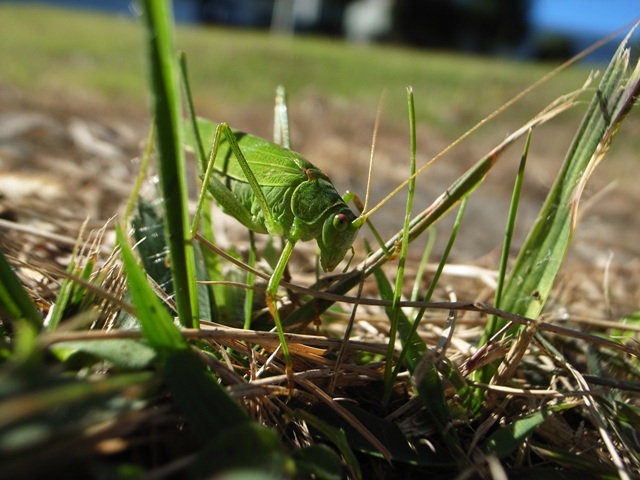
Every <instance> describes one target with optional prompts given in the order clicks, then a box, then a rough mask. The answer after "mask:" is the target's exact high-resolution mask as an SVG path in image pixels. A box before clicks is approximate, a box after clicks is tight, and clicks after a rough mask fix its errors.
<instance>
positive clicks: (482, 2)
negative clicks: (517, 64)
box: [393, 0, 530, 53]
mask: <svg viewBox="0 0 640 480" xmlns="http://www.w3.org/2000/svg"><path fill="white" fill-rule="evenodd" d="M529 3H530V0H396V2H395V6H394V8H393V24H394V37H395V38H396V39H397V40H398V41H400V42H403V43H409V44H412V45H418V46H424V47H431V48H445V49H456V50H465V51H471V52H477V53H493V52H498V51H508V50H515V49H516V48H517V46H518V45H519V44H520V43H521V42H522V40H523V39H524V38H525V36H526V34H527V33H528V13H529Z"/></svg>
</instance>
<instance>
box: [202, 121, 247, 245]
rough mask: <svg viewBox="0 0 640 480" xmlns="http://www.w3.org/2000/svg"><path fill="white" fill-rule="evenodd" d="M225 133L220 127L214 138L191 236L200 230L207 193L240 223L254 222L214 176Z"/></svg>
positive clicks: (221, 126) (230, 192)
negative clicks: (214, 168) (199, 225)
mask: <svg viewBox="0 0 640 480" xmlns="http://www.w3.org/2000/svg"><path fill="white" fill-rule="evenodd" d="M222 132H223V124H221V125H218V128H216V132H215V135H214V137H213V143H212V146H211V153H210V155H209V160H208V161H207V163H206V168H205V171H204V172H203V178H202V189H201V191H200V196H199V197H198V203H197V206H196V212H195V215H194V219H193V224H192V226H191V236H192V237H193V236H195V234H196V232H197V230H198V223H199V221H200V216H201V213H202V208H203V206H204V200H205V196H206V194H207V191H208V192H209V193H211V195H212V196H213V197H214V198H215V199H216V201H217V202H218V204H219V205H220V206H221V207H222V208H224V210H225V211H227V212H228V213H229V214H230V215H232V216H233V217H234V218H236V219H237V220H238V221H239V222H240V223H242V224H243V225H246V226H250V225H251V224H252V222H253V219H252V216H251V212H249V211H248V210H247V209H246V208H245V207H244V205H242V203H241V202H240V201H239V200H238V199H237V198H236V196H235V195H234V194H233V192H232V191H231V190H229V188H228V187H227V186H226V185H225V184H224V183H222V182H221V181H220V180H219V179H218V178H217V177H216V176H215V175H213V167H214V164H215V160H216V156H217V153H218V148H219V146H220V138H221V136H222Z"/></svg>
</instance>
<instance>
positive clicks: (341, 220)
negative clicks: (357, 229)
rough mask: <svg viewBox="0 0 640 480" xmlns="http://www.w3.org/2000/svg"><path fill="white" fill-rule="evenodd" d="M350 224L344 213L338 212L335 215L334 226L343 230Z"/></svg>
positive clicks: (340, 230)
mask: <svg viewBox="0 0 640 480" xmlns="http://www.w3.org/2000/svg"><path fill="white" fill-rule="evenodd" d="M347 225H349V219H348V218H347V216H346V215H345V214H344V213H338V214H337V215H336V216H335V217H333V228H335V229H336V230H338V231H339V232H342V231H343V230H344V229H345V228H347Z"/></svg>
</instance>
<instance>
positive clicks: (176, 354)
mask: <svg viewBox="0 0 640 480" xmlns="http://www.w3.org/2000/svg"><path fill="white" fill-rule="evenodd" d="M117 236H118V243H119V245H120V248H121V250H122V258H123V261H124V265H125V271H126V274H127V283H128V285H129V293H130V295H131V299H132V301H133V304H134V306H135V309H136V316H137V317H138V320H139V321H140V326H141V327H142V332H143V334H144V336H145V338H146V339H147V340H148V342H149V344H150V345H151V347H152V348H153V349H154V350H156V352H157V353H158V356H159V360H160V363H161V367H162V373H163V375H164V378H165V380H166V382H167V384H168V385H169V388H170V390H171V392H172V394H173V396H174V399H175V401H176V403H177V405H178V406H179V408H180V410H182V412H183V413H184V415H185V416H186V417H187V418H188V419H190V420H191V422H192V425H193V428H194V430H195V431H196V433H197V434H198V436H199V437H200V438H201V439H202V440H204V441H206V440H209V439H210V438H211V436H212V432H217V431H220V430H222V429H225V428H231V427H234V426H236V425H237V424H239V423H241V422H248V421H249V418H248V416H247V415H246V413H245V412H244V410H242V408H240V406H239V405H238V404H237V403H236V402H234V401H233V400H232V399H231V398H230V397H229V396H228V395H227V393H226V392H225V390H224V389H223V388H222V386H220V385H219V384H218V383H217V382H216V381H215V380H214V379H213V378H212V377H210V376H209V375H208V373H207V371H206V369H205V366H204V364H203V363H202V362H201V361H200V360H199V359H198V358H197V357H196V355H195V353H193V352H192V351H191V350H190V348H189V344H188V343H187V341H186V340H185V339H184V337H183V336H182V334H181V333H180V331H179V330H178V328H177V327H176V326H175V325H174V323H173V319H172V318H171V316H170V315H169V313H168V312H167V311H166V309H165V308H164V306H163V305H162V303H161V302H160V299H159V298H158V297H157V296H156V295H155V293H154V292H153V290H152V289H151V286H150V285H149V284H148V283H147V280H146V276H145V274H144V272H143V271H142V269H141V268H140V267H139V266H138V264H137V262H136V260H135V257H134V256H133V252H132V251H131V249H130V248H129V245H128V244H127V240H126V238H125V236H124V234H123V233H122V231H121V230H120V229H118V230H117Z"/></svg>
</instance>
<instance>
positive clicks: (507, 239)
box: [480, 130, 533, 344]
mask: <svg viewBox="0 0 640 480" xmlns="http://www.w3.org/2000/svg"><path fill="white" fill-rule="evenodd" d="M532 132H533V131H531V130H530V131H529V134H528V135H527V139H526V141H525V145H524V152H523V154H522V157H521V158H520V166H519V167H518V173H517V175H516V181H515V184H514V186H513V193H512V195H511V203H510V204H509V215H508V216H507V226H506V228H505V233H504V243H503V244H502V255H501V256H500V267H499V268H498V281H497V285H496V294H495V301H494V305H495V307H496V308H500V306H501V302H502V291H503V289H504V283H505V277H506V274H507V265H508V262H509V252H510V251H511V240H512V239H513V231H514V229H515V225H516V216H517V213H518V205H519V203H520V193H521V192H522V182H523V181H524V170H525V167H526V165H527V156H528V155H529V146H530V145H531V134H532ZM497 321H498V319H497V318H496V317H491V318H490V319H489V321H488V322H487V328H486V329H485V332H483V333H484V334H486V333H487V332H492V331H494V330H495V322H497ZM488 339H489V337H487V338H483V339H482V340H481V342H480V343H481V344H484V343H486V342H487V341H488Z"/></svg>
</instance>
